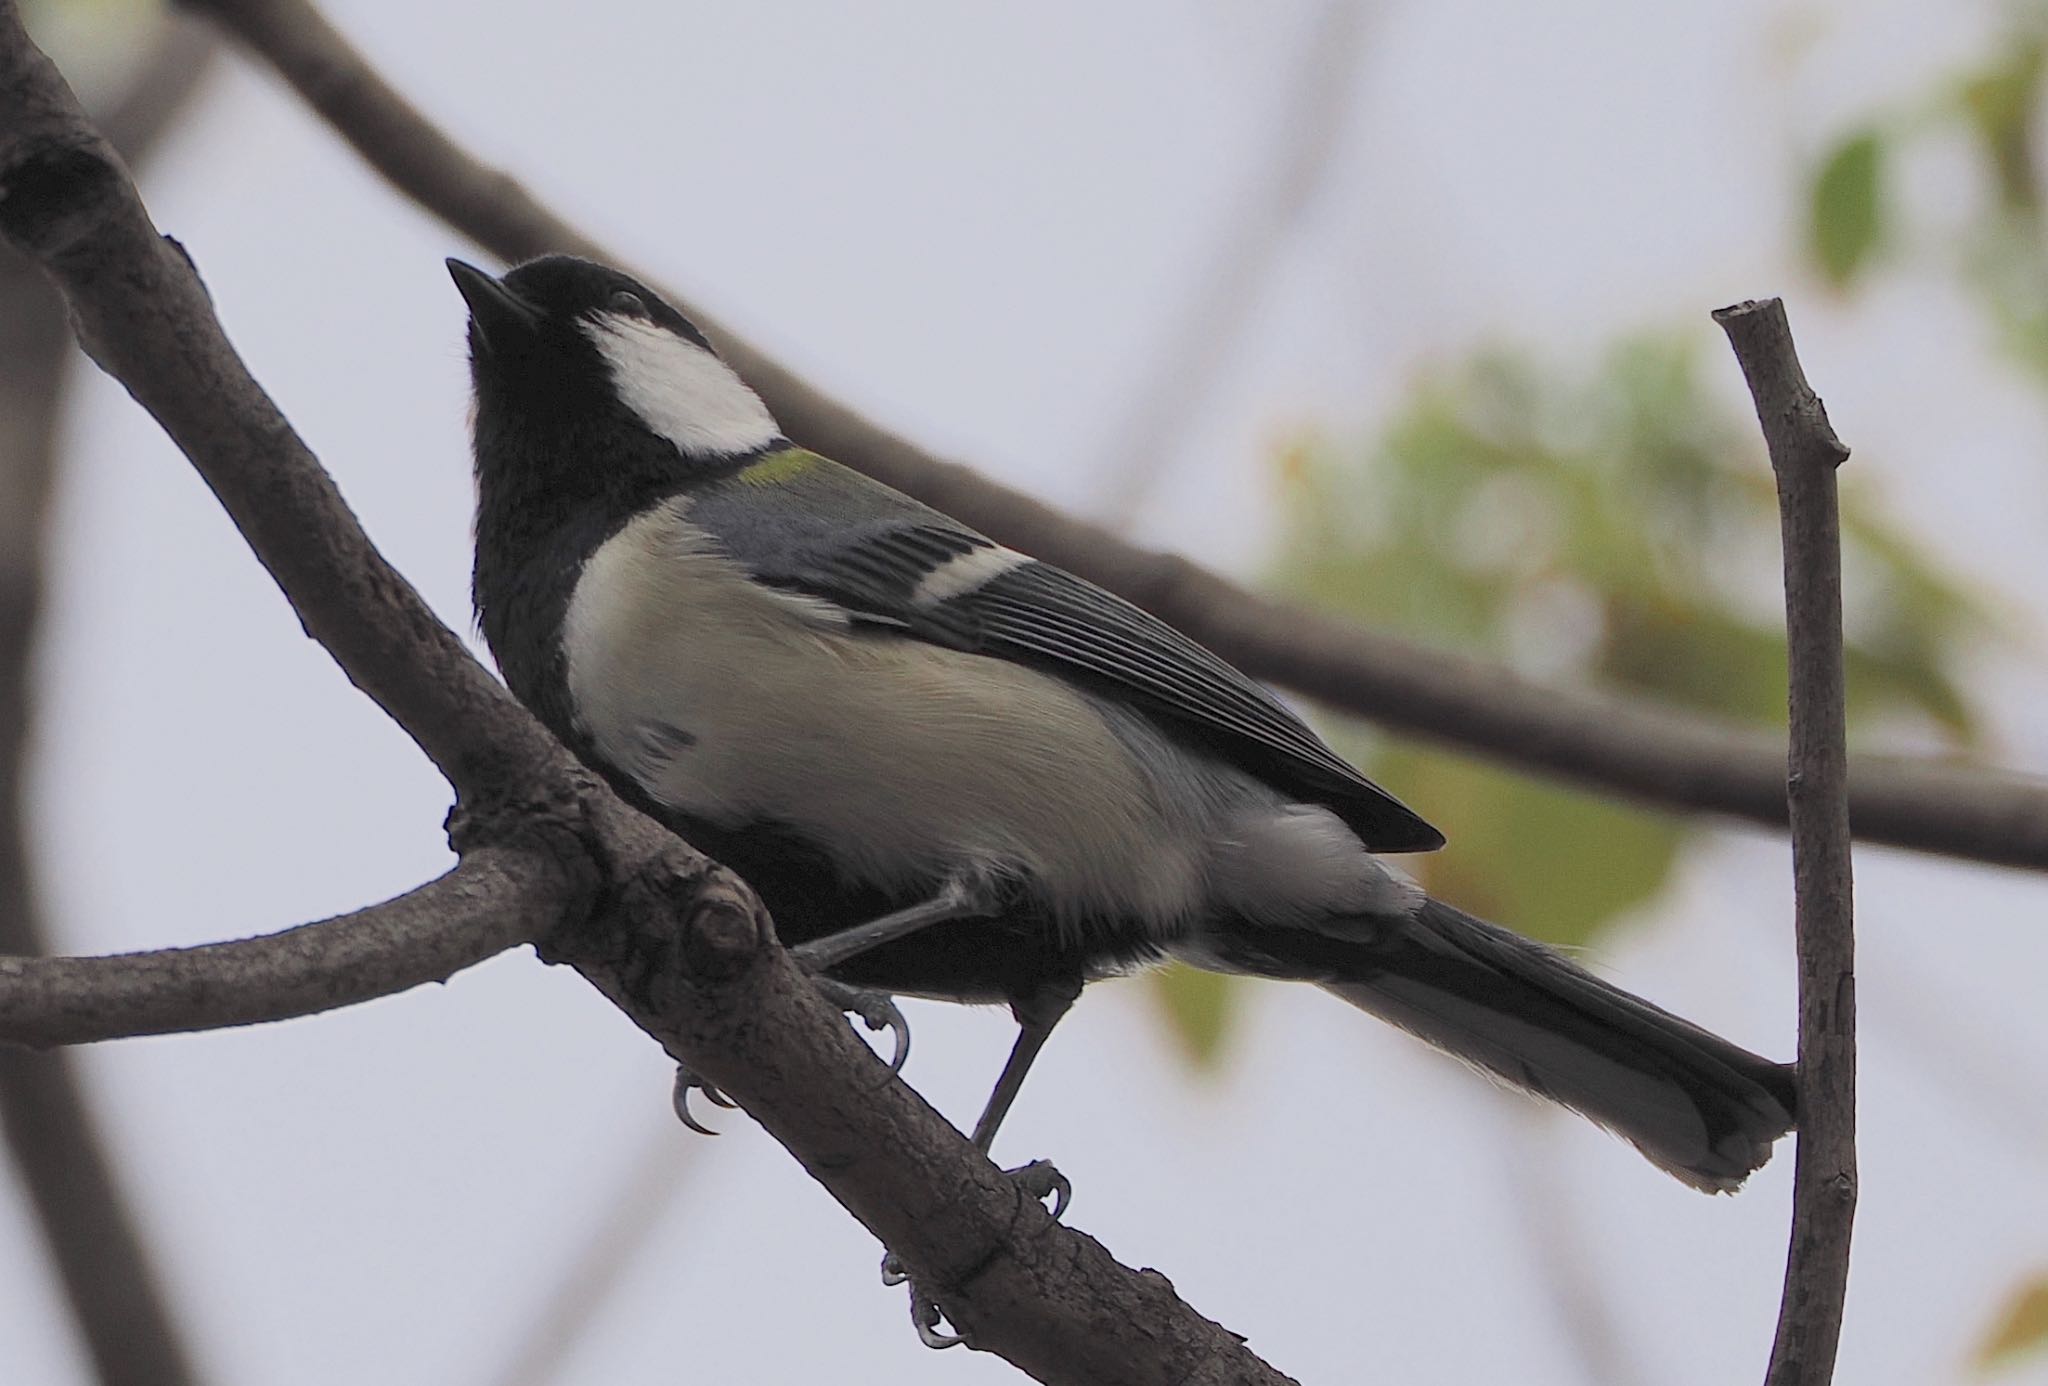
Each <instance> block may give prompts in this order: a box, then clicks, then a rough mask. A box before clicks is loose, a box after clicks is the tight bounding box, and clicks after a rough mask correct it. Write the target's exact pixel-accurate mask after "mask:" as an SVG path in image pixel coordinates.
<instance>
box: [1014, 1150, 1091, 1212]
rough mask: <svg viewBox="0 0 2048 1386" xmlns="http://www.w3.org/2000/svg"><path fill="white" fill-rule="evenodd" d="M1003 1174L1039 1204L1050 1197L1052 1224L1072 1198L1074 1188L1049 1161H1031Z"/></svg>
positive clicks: (1057, 1167) (1064, 1210)
mask: <svg viewBox="0 0 2048 1386" xmlns="http://www.w3.org/2000/svg"><path fill="white" fill-rule="evenodd" d="M1003 1173H1005V1174H1007V1175H1009V1176H1010V1179H1011V1181H1012V1182H1014V1183H1015V1184H1016V1186H1017V1187H1018V1188H1020V1189H1022V1190H1023V1191H1024V1192H1025V1193H1027V1194H1030V1195H1031V1196H1032V1197H1033V1198H1035V1199H1037V1200H1039V1201H1040V1202H1041V1203H1042V1202H1044V1201H1045V1199H1046V1198H1048V1197H1050V1198H1051V1199H1052V1220H1053V1221H1054V1222H1058V1221H1059V1220H1060V1218H1061V1217H1062V1216H1063V1215H1064V1214H1065V1213H1066V1211H1067V1204H1068V1203H1069V1202H1071V1201H1072V1199H1073V1197H1074V1186H1073V1185H1072V1184H1071V1183H1069V1182H1068V1180H1067V1176H1066V1175H1064V1174H1061V1173H1060V1171H1059V1166H1057V1165H1055V1164H1054V1163H1053V1162H1052V1161H1050V1160H1033V1161H1032V1162H1031V1163H1030V1164H1028V1165H1019V1166H1018V1167H1017V1168H1015V1169H1006V1170H1004V1171H1003Z"/></svg>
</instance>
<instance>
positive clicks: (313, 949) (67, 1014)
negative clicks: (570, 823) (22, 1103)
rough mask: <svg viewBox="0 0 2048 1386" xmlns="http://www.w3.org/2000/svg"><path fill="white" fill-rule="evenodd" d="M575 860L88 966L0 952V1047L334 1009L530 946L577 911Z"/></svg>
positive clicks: (453, 877) (502, 855)
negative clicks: (272, 929)
mask: <svg viewBox="0 0 2048 1386" xmlns="http://www.w3.org/2000/svg"><path fill="white" fill-rule="evenodd" d="M578 865H585V866H587V863H583V862H580V860H576V859H571V860H570V861H569V862H567V863H566V864H565V862H564V860H563V859H560V858H557V857H555V856H553V855H551V854H548V853H544V852H538V851H519V850H515V849H511V848H503V847H487V848H481V849H478V850H476V851H472V852H471V853H469V855H467V856H465V857H464V858H463V859H462V862H461V864H459V865H458V866H457V867H456V868H455V869H454V870H452V871H450V872H449V873H448V874H447V875H445V876H442V877H441V878H439V879H438V880H434V881H430V882H428V883H427V884H426V885H423V886H421V887H419V888H418V889H417V890H413V891H409V892H407V893H406V894H404V895H401V896H399V897H398V898H397V899H395V900H387V901H385V902H384V903H383V904H381V905H372V906H370V907H369V908H367V909H361V910H356V911H354V912H353V913H350V914H344V915H339V916H337V917H335V918H333V919H323V920H321V921H319V922H318V923H314V924H301V925H299V926H298V927H297V928H294V929H285V930H282V931H280V932H278V933H274V934H265V935H263V936H261V937H259V938H247V939H236V940H234V941H232V942H228V943H207V944H201V945H200V946H198V947H196V948H165V949H160V950H157V951H154V952H147V953H117V954H114V955H113V956H111V957H95V958H10V957H0V1041H13V1042H14V1043H17V1044H31V1045H36V1046H45V1045H55V1044H88V1043H91V1042H93V1041H95V1040H107V1039H125V1038H128V1037H130V1036H134V1035H163V1034H171V1033H174V1032H177V1031H184V1030H219V1029H224V1028H226V1027H228V1026H231V1025H257V1024H261V1023H263V1022H264V1021H270V1020H289V1019H292V1018H293V1017H296V1016H302V1015H315V1014H317V1013H319V1012H321V1011H332V1010H338V1009H340V1008H341V1007H343V1006H353V1005H357V1004H359V1003H361V1002H364V1001H374V1000H376V999H377V998H378V997H380V996H390V995H392V994H394V993H396V992H401V991H406V990H408V989H410V988H412V987H416V986H420V985H422V984H423V983H426V982H444V981H446V980H447V979H448V978H449V977H450V976H451V975H453V974H454V973H456V972H459V971H461V970H462V969H463V968H465V967H469V966H472V965H473V964H476V963H480V962H482V961H484V960H485V959H486V958H490V957H494V956H496V955H497V954H499V953H502V952H504V951H505V950H506V949H507V948H516V947H517V946H519V945H520V944H522V943H531V942H533V941H534V940H535V939H538V938H541V937H543V936H544V935H546V934H547V932H548V931H549V930H550V929H552V928H554V927H555V925H556V924H558V923H559V922H561V921H562V920H564V919H577V918H581V917H582V916H583V915H584V914H585V913H587V912H588V908H589V897H590V895H591V893H592V887H593V885H594V884H595V883H594V882H593V881H591V880H589V879H581V880H579V879H578V878H577V873H576V871H575V867H576V866H578Z"/></svg>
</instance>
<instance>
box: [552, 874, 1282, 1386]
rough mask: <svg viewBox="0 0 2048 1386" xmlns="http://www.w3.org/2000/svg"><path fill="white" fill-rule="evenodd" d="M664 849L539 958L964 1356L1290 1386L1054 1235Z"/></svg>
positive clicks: (1111, 1265) (1068, 1377)
mask: <svg viewBox="0 0 2048 1386" xmlns="http://www.w3.org/2000/svg"><path fill="white" fill-rule="evenodd" d="M657 836H664V835H659V834H657ZM669 842H670V844H671V845H672V844H673V839H670V840H669ZM664 850H665V849H664V847H663V845H662V844H661V843H659V842H655V843H653V844H652V845H651V847H650V848H648V849H646V854H645V855H642V856H638V857H635V858H632V859H626V860H621V861H620V862H619V863H618V864H617V865H616V866H615V869H614V880H615V881H616V882H617V886H616V889H615V891H614V894H613V897H612V908H611V909H609V910H608V911H607V912H606V913H605V915H604V917H603V919H602V920H601V921H600V922H599V926H598V927H596V928H593V929H589V930H579V931H575V932H573V933H569V934H566V935H559V936H557V937H556V938H554V939H551V940H550V942H549V943H548V945H547V948H548V949H549V950H550V953H551V956H552V957H553V958H555V959H559V960H561V961H565V962H568V963H571V964H572V965H574V966H575V967H576V968H577V969H578V970H579V971H581V972H582V973H583V974H584V976H585V977H587V978H589V980H590V981H591V983H592V985H594V986H596V987H597V988H598V989H599V990H600V991H602V992H604V993H605V995H606V996H608V997H610V998H611V1000H612V1002H613V1004H615V1005H617V1006H618V1007H619V1009H620V1010H622V1011H624V1012H625V1013H626V1014H627V1015H629V1016H631V1017H632V1018H633V1020H634V1022H635V1023H636V1024H638V1025H639V1026H640V1027H641V1028H642V1029H644V1030H646V1031H647V1032H648V1033H649V1034H651V1035H653V1036H655V1037H656V1038H657V1039H659V1040H661V1041H662V1042H663V1044H664V1045H665V1046H666V1047H667V1049H668V1051H669V1053H670V1054H672V1055H674V1056H676V1057H677V1058H679V1059H683V1060H685V1061H686V1062H687V1063H688V1064H689V1066H690V1068H691V1069H692V1070H693V1071H694V1072H696V1073H697V1074H699V1075H700V1076H702V1077H703V1078H704V1079H706V1080H707V1081H709V1082H711V1083H712V1084H714V1085H716V1086H717V1087H718V1088H719V1089H721V1090H722V1091H724V1092H725V1093H726V1094H727V1095H728V1096H729V1097H732V1098H733V1099H734V1100H736V1101H738V1102H739V1104H740V1105H741V1106H743V1107H744V1108H746V1110H747V1113H748V1114H749V1115H750V1116H752V1117H753V1118H754V1119H755V1120H756V1121H758V1122H760V1123H761V1125H762V1126H763V1127H764V1128H765V1129H766V1130H767V1131H768V1133H769V1134H770V1135H772V1136H773V1137H775V1139H776V1140H778V1141H780V1142H781V1143H782V1144H783V1145H784V1146H785V1147H786V1148H788V1150H789V1151H790V1153H791V1154H793V1155H795V1156H796V1157H797V1158H798V1159H799V1160H801V1161H802V1162H803V1164H804V1167H805V1168H806V1169H808V1170H809V1171H810V1172H811V1174H812V1176H813V1177H814V1178H816V1179H817V1180H818V1181H819V1182H820V1183H822V1184H824V1185H825V1186H826V1187H827V1188H829V1189H831V1190H832V1192H833V1195H834V1197H836V1198H838V1199H839V1200H840V1202H841V1203H842V1204H844V1205H845V1206H846V1208H847V1209H848V1210H849V1211H850V1212H852V1213H853V1215H854V1216H855V1217H857V1218H859V1219H860V1221H861V1222H862V1223H863V1224H864V1225H865V1226H866V1227H867V1228H868V1230H869V1231H871V1232H873V1233H874V1234H875V1236H876V1237H877V1238H879V1239H880V1240H881V1242H882V1243H883V1245H885V1246H887V1247H889V1248H890V1249H891V1250H893V1251H895V1252H896V1254H897V1255H898V1256H899V1257H900V1258H901V1259H902V1261H903V1262H904V1264H905V1265H906V1266H907V1267H908V1268H909V1270H910V1271H911V1273H912V1275H913V1276H914V1277H915V1278H916V1280H917V1283H918V1285H919V1286H920V1287H921V1288H922V1289H924V1290H925V1291H926V1292H927V1293H930V1294H932V1295H933V1296H934V1297H935V1298H936V1299H937V1301H938V1303H939V1305H940V1306H941V1307H942V1308H943V1309H944V1310H945V1313H946V1317H947V1319H948V1320H949V1321H950V1322H951V1323H952V1325H953V1326H954V1328H955V1329H956V1330H958V1331H959V1333H960V1334H961V1335H962V1336H964V1337H965V1338H966V1340H967V1341H968V1343H969V1344H970V1345H971V1346H973V1347H975V1348H978V1349H981V1350H983V1351H989V1352H995V1353H998V1354H1000V1355H1001V1356H1003V1357H1004V1358H1006V1359H1008V1360H1009V1361H1010V1362H1012V1363H1014V1364H1015V1365H1016V1366H1018V1367H1019V1368H1021V1369H1022V1370H1024V1371H1026V1372H1028V1373H1030V1374H1031V1375H1032V1376H1034V1377H1036V1378H1037V1379H1039V1380H1040V1381H1049V1382H1076V1383H1078V1382H1089V1383H1102V1386H1178V1384H1179V1383H1187V1386H1207V1384H1208V1383H1214V1386H1223V1383H1245V1384H1246V1386H1251V1384H1252V1383H1266V1384H1268V1386H1278V1383H1281V1382H1284V1381H1287V1380H1289V1379H1290V1378H1287V1377H1284V1376H1282V1375H1281V1374H1280V1373H1278V1372H1276V1371H1274V1370H1273V1369H1272V1368H1271V1367H1269V1366H1267V1365H1266V1364H1265V1363H1263V1362H1261V1361H1260V1360H1259V1359H1258V1358H1257V1357H1255V1356H1253V1355H1252V1354H1251V1353H1250V1352H1249V1351H1247V1350H1246V1349H1245V1347H1244V1345H1243V1343H1242V1342H1241V1341H1240V1340H1239V1339H1238V1338H1237V1337H1236V1335H1234V1334H1232V1333H1230V1332H1229V1331H1227V1330H1226V1329H1224V1328H1222V1327H1220V1326H1219V1325H1217V1324H1215V1323H1212V1322H1211V1321H1209V1320H1208V1319H1205V1318H1203V1317H1202V1316H1201V1315H1200V1314H1197V1313H1196V1312H1195V1311H1194V1310H1192V1309H1190V1308H1189V1307H1188V1306H1187V1305H1186V1304H1185V1303H1183V1302H1182V1301H1181V1299H1180V1298H1179V1297H1178V1296H1177V1295H1176V1294H1174V1292H1173V1287H1172V1285H1171V1283H1170V1282H1169V1281H1168V1280H1167V1279H1166V1277H1165V1276H1163V1275H1160V1274H1159V1273H1158V1272H1157V1271H1144V1272H1133V1271H1131V1270H1130V1269H1128V1268H1127V1267H1124V1266H1122V1265H1119V1264H1118V1263H1117V1262H1116V1261H1115V1260H1114V1259H1113V1258H1112V1257H1111V1256H1110V1255H1109V1253H1108V1252H1107V1251H1105V1250H1103V1248H1102V1246H1101V1244H1100V1243H1098V1242H1096V1241H1095V1240H1094V1238H1092V1237H1088V1236H1086V1235H1084V1234H1082V1233H1079V1232H1076V1231H1074V1230H1072V1229H1071V1228H1068V1227H1066V1226H1064V1225H1062V1224H1060V1223H1057V1222H1054V1221H1053V1220H1052V1218H1051V1216H1050V1215H1048V1214H1047V1212H1046V1210H1045V1209H1044V1207H1042V1206H1041V1205H1040V1204H1039V1203H1038V1201H1037V1200H1035V1199H1032V1198H1030V1197H1027V1196H1025V1195H1024V1194H1022V1193H1020V1192H1019V1191H1018V1189H1017V1188H1016V1186H1015V1185H1014V1184H1012V1183H1011V1182H1010V1180H1009V1179H1007V1178H1005V1177H1004V1176H1003V1174H1002V1173H1001V1172H1000V1171H998V1170H997V1169H996V1168H995V1166H993V1165H991V1164H990V1163H989V1162H988V1161H987V1160H986V1159H983V1158H981V1157H980V1156H978V1155H976V1154H975V1153H974V1148H973V1146H971V1145H970V1144H969V1143H968V1141H967V1138H966V1137H965V1136H963V1135H961V1134H960V1132H959V1131H957V1130H955V1129H954V1128H953V1127H952V1126H951V1125H950V1124H949V1123H948V1122H947V1121H946V1119H945V1118H944V1117H942V1116H940V1115H939V1114H938V1113H937V1112H935V1111H933V1110H932V1108H931V1107H930V1106H929V1105H927V1104H926V1103H925V1101H924V1099H923V1098H921V1097H919V1096H918V1095H917V1094H916V1093H915V1092H913V1091H911V1089H910V1088H909V1087H907V1086H906V1085H905V1084H903V1083H900V1082H897V1081H895V1079H894V1077H893V1075H892V1074H891V1073H890V1072H889V1069H888V1066H887V1065H886V1064H884V1063H883V1062H882V1061H881V1059H879V1058H878V1057H877V1056H876V1055H875V1053H874V1051H873V1050H871V1049H869V1048H868V1047H867V1045H866V1044H864V1043H863V1042H862V1041H861V1040H860V1039H859V1038H858V1037H856V1036H855V1035H854V1033H853V1031H852V1030H851V1029H850V1028H849V1027H847V1026H846V1025H845V1024H843V1023H841V1022H840V1021H839V1018H838V1017H837V1016H836V1015H834V1014H833V1013H832V1011H831V1008H830V1007H829V1006H828V1005H827V1004H826V1002H825V1001H824V1000H823V999H822V998H821V997H820V996H819V994H818V992H817V990H816V989H815V988H814V987H813V986H812V985H811V984H810V981H809V979H808V978H807V977H805V976H804V974H803V973H802V972H800V971H799V970H798V969H797V967H796V966H795V964H794V963H793V962H791V960H790V957H789V955H788V954H787V953H786V952H784V951H783V950H782V949H780V948H778V947H774V946H772V944H773V938H774V934H773V926H772V925H771V924H770V923H769V922H768V919H767V916H766V915H765V914H764V913H763V912H762V911H761V908H760V905H759V903H758V902H757V901H756V900H754V898H753V897H752V895H751V894H749V893H746V892H744V891H741V890H736V889H734V888H733V885H734V884H736V882H730V883H729V879H714V880H711V881H710V882H708V883H706V882H704V881H701V880H699V881H689V880H686V879H685V872H686V870H687V867H686V866H678V865H674V864H670V863H669V862H668V861H667V860H666V859H665V857H664ZM700 860H701V859H700ZM679 918H680V919H681V920H683V926H682V928H681V929H680V930H678V928H677V927H676V921H677V920H678V919H679Z"/></svg>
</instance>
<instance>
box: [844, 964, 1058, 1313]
mask: <svg viewBox="0 0 2048 1386" xmlns="http://www.w3.org/2000/svg"><path fill="white" fill-rule="evenodd" d="M1080 994H1081V979H1080V978H1078V977H1066V978H1061V979H1059V980H1057V981H1051V982H1046V983H1044V984H1043V985H1041V986H1040V987H1039V988H1038V989H1037V990H1036V991H1033V992H1031V993H1030V994H1028V995H1025V996H1019V997H1014V998H1012V999H1011V1001H1010V1014H1011V1015H1013V1016H1015V1017H1016V1018H1017V1042H1016V1043H1015V1044H1013V1045H1011V1046H1010V1057H1009V1059H1008V1061H1007V1062H1005V1063H1004V1064H1003V1071H1002V1073H1001V1075H1000V1076H998V1077H997V1079H996V1086H995V1091H993V1092H991V1093H990V1094H989V1095H988V1103H987V1105H986V1106H984V1107H983V1108H982V1109H981V1117H980V1119H979V1120H977V1121H976V1122H975V1123H974V1135H973V1136H972V1137H971V1139H972V1140H973V1142H974V1148H975V1149H976V1150H979V1151H980V1152H981V1153H982V1154H984V1155H986V1154H988V1153H989V1148H990V1147H991V1146H993V1145H994V1144H995V1140H996V1130H997V1128H998V1127H1000V1126H1001V1125H1002V1124H1003V1118H1004V1117H1006V1116H1008V1115H1009V1113H1010V1105H1011V1104H1012V1103H1013V1102H1015V1101H1016V1100H1017V1094H1018V1092H1020V1091H1021V1090H1022V1089H1023V1087H1024V1076H1025V1075H1026V1074H1027V1073H1029V1072H1030V1071H1031V1065H1032V1063H1033V1062H1034V1061H1035V1060H1036V1059H1037V1058H1038V1051H1039V1050H1041V1049H1043V1048H1045V1042H1046V1040H1048V1039H1049V1038H1051V1037H1052V1030H1053V1027H1054V1026H1055V1025H1057V1024H1059V1023H1060V1018H1061V1017H1062V1016H1064V1015H1066V1013H1067V1011H1068V1010H1069V1009H1071V1008H1072V1006H1073V1004H1074V999H1075V998H1076V997H1078V996H1079V995H1080ZM1003 1173H1004V1174H1006V1175H1008V1176H1009V1178H1010V1182H1011V1183H1013V1184H1015V1185H1016V1186H1017V1188H1018V1189H1019V1190H1021V1191H1022V1192H1024V1193H1025V1194H1027V1195H1029V1196H1030V1197H1032V1198H1035V1199H1038V1200H1040V1201H1041V1202H1042V1201H1044V1200H1045V1199H1046V1198H1051V1199H1052V1201H1053V1204H1052V1215H1053V1217H1054V1218H1055V1219H1057V1218H1058V1217H1059V1216H1060V1214H1062V1213H1064V1212H1066V1211H1067V1200H1068V1199H1069V1198H1071V1197H1072V1196H1073V1192H1074V1186H1073V1185H1072V1184H1070V1183H1068V1182H1067V1177H1066V1176H1065V1175H1064V1174H1061V1173H1060V1172H1059V1169H1058V1167H1057V1166H1055V1165H1054V1164H1053V1162H1052V1161H1050V1160H1033V1161H1032V1162H1031V1163H1030V1164H1027V1165H1020V1166H1018V1167H1017V1168H1016V1169H1010V1170H1004V1171H1003ZM909 1280H910V1272H909V1271H907V1270H905V1269H904V1267H903V1263H902V1262H901V1261H899V1260H898V1259H897V1258H896V1253H895V1252H893V1251H892V1252H888V1253H887V1254H885V1255H884V1256H883V1257H882V1283H883V1284H884V1285H899V1284H902V1283H903V1282H905V1281H909ZM941 1316H942V1311H941V1310H940V1308H939V1306H938V1303H937V1302H936V1301H935V1300H933V1299H932V1298H931V1296H929V1295H927V1294H925V1293H924V1291H922V1290H920V1289H919V1288H918V1287H917V1284H916V1282H915V1281H911V1283H910V1321H911V1323H912V1324H914V1325H916V1327H917V1337H918V1341H919V1342H921V1343H923V1344H924V1345H925V1346H926V1347H928V1348H949V1347H952V1346H954V1345H955V1344H956V1343H959V1342H960V1341H961V1339H960V1337H959V1335H957V1334H953V1333H945V1332H941V1331H940V1329H939V1326H938V1325H939V1320H940V1318H941Z"/></svg>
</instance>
